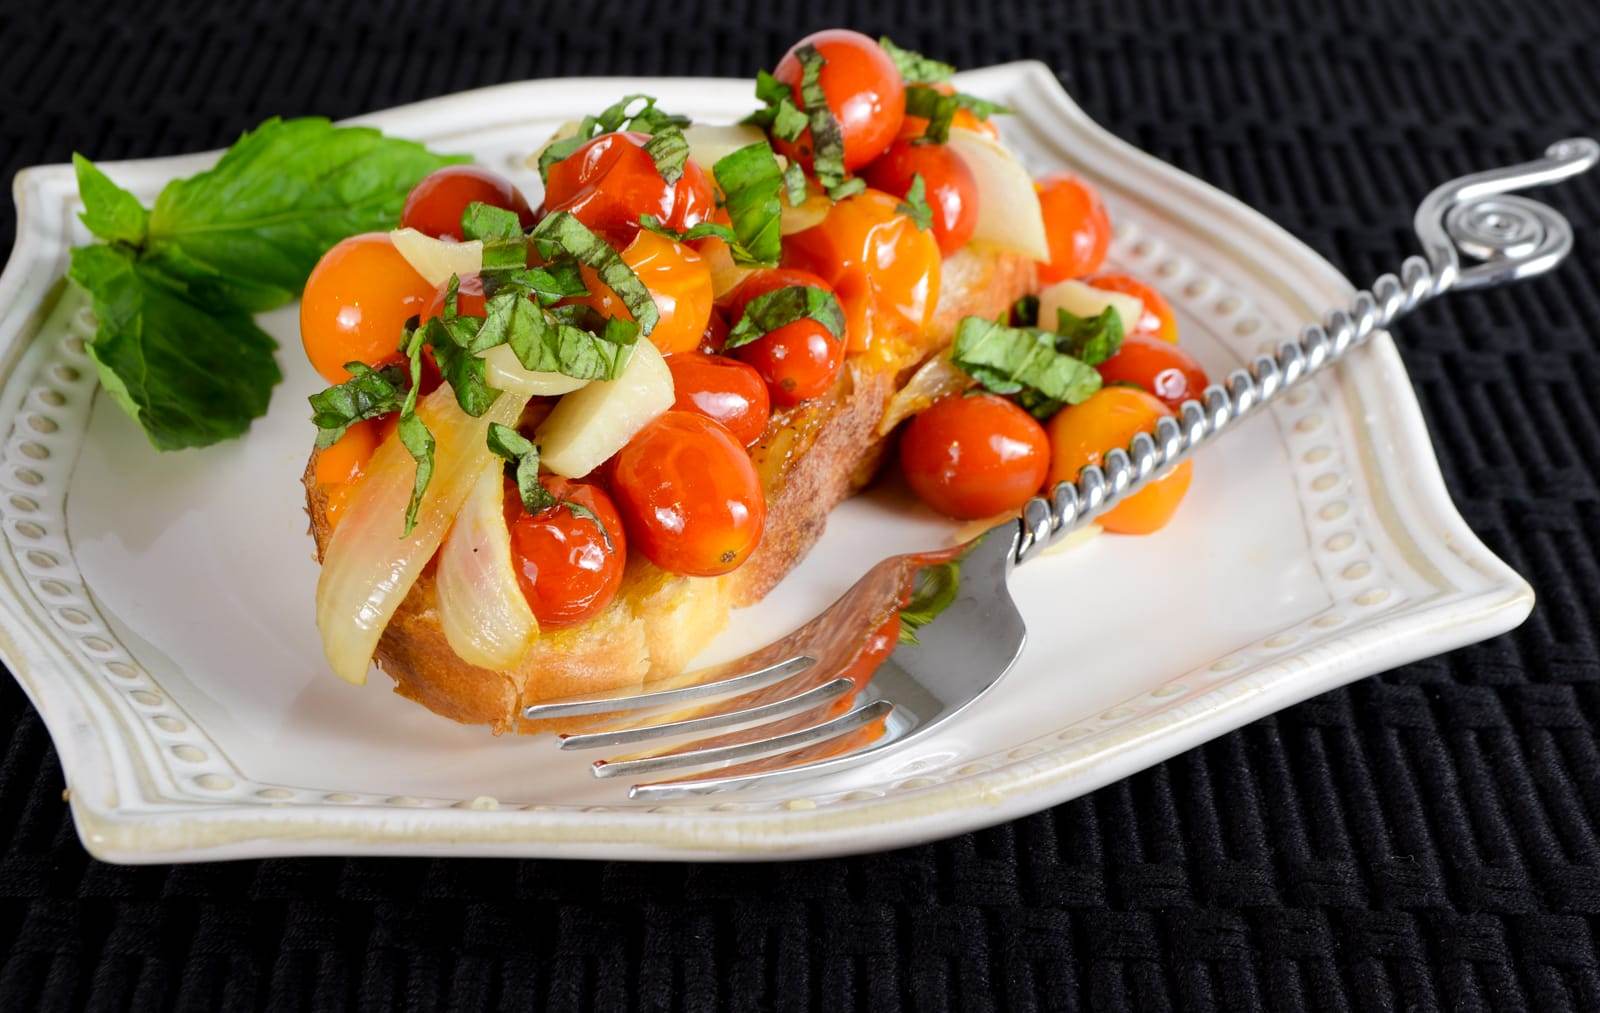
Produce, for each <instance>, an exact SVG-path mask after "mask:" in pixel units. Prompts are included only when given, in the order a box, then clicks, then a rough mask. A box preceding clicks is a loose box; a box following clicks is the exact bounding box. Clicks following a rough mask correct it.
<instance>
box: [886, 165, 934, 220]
mask: <svg viewBox="0 0 1600 1013" xmlns="http://www.w3.org/2000/svg"><path fill="white" fill-rule="evenodd" d="M895 210H896V211H898V212H900V213H901V214H903V215H905V216H906V217H907V218H909V219H911V220H912V222H914V223H915V224H916V226H917V228H919V229H921V230H922V231H923V232H926V231H928V230H929V229H931V228H933V209H932V208H930V207H929V206H928V184H927V183H925V182H924V181H923V179H922V173H920V172H918V173H913V174H912V176H911V186H910V187H909V188H907V190H906V195H905V199H903V200H902V201H901V202H900V203H899V204H897V205H895Z"/></svg>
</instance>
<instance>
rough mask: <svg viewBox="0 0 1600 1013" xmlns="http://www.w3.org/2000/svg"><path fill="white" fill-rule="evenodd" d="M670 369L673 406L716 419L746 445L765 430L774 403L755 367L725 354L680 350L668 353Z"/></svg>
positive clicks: (758, 437) (754, 440)
mask: <svg viewBox="0 0 1600 1013" xmlns="http://www.w3.org/2000/svg"><path fill="white" fill-rule="evenodd" d="M667 368H668V369H670V370H672V390H673V393H674V394H675V395H676V396H677V400H676V401H674V402H673V403H672V407H673V408H674V409H676V410H678V411H685V412H698V413H699V414H701V415H704V416H705V417H706V418H708V419H715V420H716V421H718V422H720V423H722V424H723V425H725V426H727V427H728V431H729V432H730V433H732V434H733V435H734V437H735V438H737V439H738V440H739V442H740V443H743V444H744V445H745V446H747V447H748V446H750V445H751V444H752V443H754V442H756V441H757V440H759V439H761V434H762V433H764V432H766V429H767V420H768V419H769V418H770V417H771V416H772V402H771V399H770V398H769V397H768V396H767V382H766V380H764V379H762V376H761V374H760V373H758V372H756V370H755V368H754V367H752V366H747V365H745V364H744V363H742V362H738V361H736V360H734V359H730V358H728V357H727V356H724V355H705V354H703V353H701V352H680V353H678V354H677V355H669V356H667Z"/></svg>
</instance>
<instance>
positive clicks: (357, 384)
mask: <svg viewBox="0 0 1600 1013" xmlns="http://www.w3.org/2000/svg"><path fill="white" fill-rule="evenodd" d="M344 368H345V369H346V370H348V371H349V373H350V379H348V380H346V381H345V382H344V383H341V384H338V385H337V386H334V387H329V388H328V389H327V390H325V391H322V392H320V393H317V394H313V395H311V397H310V398H308V399H307V400H309V401H310V402H311V421H312V422H313V423H314V424H315V425H316V427H317V449H318V450H324V449H326V448H328V447H331V446H333V445H334V444H335V443H337V442H339V438H340V437H342V436H343V435H344V434H345V432H346V431H347V430H348V429H349V428H350V427H351V426H353V425H355V424H356V423H357V422H362V421H365V420H366V419H376V418H382V417H383V416H385V415H388V414H389V413H390V412H397V411H399V410H400V406H401V405H402V404H404V402H405V398H406V389H407V388H406V382H405V375H404V374H403V373H402V372H401V370H400V367H399V366H385V367H383V368H382V369H373V368H372V367H371V366H368V365H367V364H366V363H364V362H347V363H345V365H344Z"/></svg>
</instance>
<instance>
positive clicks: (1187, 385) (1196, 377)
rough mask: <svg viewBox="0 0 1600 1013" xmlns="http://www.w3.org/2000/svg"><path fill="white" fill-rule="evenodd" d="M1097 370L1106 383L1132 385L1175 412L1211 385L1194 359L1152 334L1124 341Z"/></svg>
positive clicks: (1136, 336)
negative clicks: (1152, 395) (1115, 352)
mask: <svg viewBox="0 0 1600 1013" xmlns="http://www.w3.org/2000/svg"><path fill="white" fill-rule="evenodd" d="M1097 368H1098V369H1099V370H1100V379H1102V380H1104V381H1105V382H1106V383H1131V384H1133V385H1134V386H1136V387H1138V388H1140V389H1141V390H1143V391H1144V392H1145V393H1147V394H1154V395H1155V396H1156V397H1157V398H1158V399H1160V401H1161V403H1162V404H1164V405H1166V406H1167V407H1168V408H1170V409H1172V410H1173V411H1174V412H1176V411H1177V410H1178V409H1179V408H1180V407H1182V405H1183V403H1184V402H1185V401H1188V400H1189V399H1190V398H1198V397H1200V396H1201V395H1202V394H1204V393H1205V389H1206V385H1207V384H1209V383H1210V382H1211V381H1210V380H1209V379H1207V378H1206V371H1205V370H1204V369H1202V368H1201V366H1200V363H1198V362H1196V361H1195V360H1194V356H1192V355H1190V354H1189V353H1188V352H1185V351H1184V350H1183V349H1181V348H1179V347H1178V346H1177V345H1169V344H1167V343H1166V342H1165V341H1163V340H1161V339H1160V338H1156V337H1151V336H1150V335H1149V334H1130V335H1128V336H1127V337H1125V338H1123V339H1122V347H1121V348H1120V349H1118V350H1117V354H1116V355H1113V356H1112V357H1111V358H1109V359H1107V360H1106V361H1105V362H1102V363H1101V364H1100V365H1099V366H1098V367H1097Z"/></svg>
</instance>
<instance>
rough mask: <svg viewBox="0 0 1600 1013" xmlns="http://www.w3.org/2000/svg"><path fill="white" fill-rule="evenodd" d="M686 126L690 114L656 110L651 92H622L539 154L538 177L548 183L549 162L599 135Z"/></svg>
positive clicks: (556, 160) (653, 130) (653, 132)
mask: <svg viewBox="0 0 1600 1013" xmlns="http://www.w3.org/2000/svg"><path fill="white" fill-rule="evenodd" d="M688 125H689V117H687V116H674V115H673V114H671V113H668V112H663V111H662V110H660V109H657V108H656V100H655V97H654V96H652V95H625V96H623V97H622V99H620V100H619V101H617V102H614V103H612V104H611V105H609V106H607V107H606V108H605V109H603V110H601V111H600V112H599V113H597V114H596V115H593V116H585V117H584V118H583V121H582V122H581V123H579V124H578V129H577V131H576V132H575V133H573V135H572V136H571V137H563V138H562V139H561V140H559V141H552V142H551V143H550V144H548V145H546V146H545V149H544V151H543V152H542V153H540V155H539V178H540V179H543V180H545V181H547V182H548V181H549V178H550V167H551V166H552V165H554V164H556V163H557V162H559V161H561V160H562V159H564V158H566V157H567V156H568V155H571V154H572V153H573V152H574V151H577V150H578V149H579V148H581V147H583V146H584V145H585V144H587V143H588V142H589V141H591V140H593V139H594V138H596V137H599V136H600V135H601V134H609V133H611V132H612V131H616V130H636V131H639V132H640V133H645V134H655V133H659V132H661V131H663V130H667V129H669V128H675V129H678V130H682V129H683V128H684V127H687V126H688Z"/></svg>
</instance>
